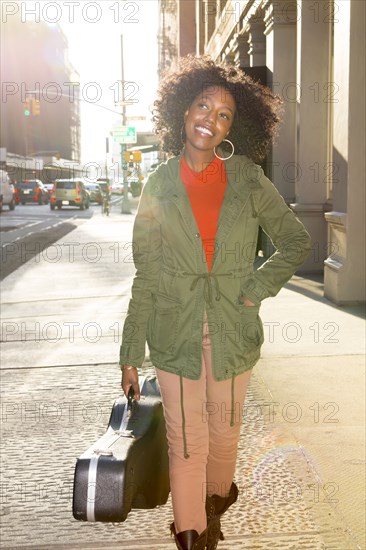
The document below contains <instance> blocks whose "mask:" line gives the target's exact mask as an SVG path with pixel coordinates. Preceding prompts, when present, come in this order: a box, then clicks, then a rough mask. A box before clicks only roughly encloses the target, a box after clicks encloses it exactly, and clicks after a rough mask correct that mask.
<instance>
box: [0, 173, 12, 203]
mask: <svg viewBox="0 0 366 550" xmlns="http://www.w3.org/2000/svg"><path fill="white" fill-rule="evenodd" d="M14 192H15V190H14V185H13V184H12V183H11V179H10V178H9V175H8V173H7V172H6V171H5V170H0V212H1V211H2V209H3V206H4V205H6V206H8V207H9V210H14V208H15V197H14Z"/></svg>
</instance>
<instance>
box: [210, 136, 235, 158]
mask: <svg viewBox="0 0 366 550" xmlns="http://www.w3.org/2000/svg"><path fill="white" fill-rule="evenodd" d="M224 141H227V142H228V143H230V145H231V147H232V148H233V150H232V151H231V153H230V155H229V156H228V157H220V156H219V155H218V154H217V153H216V147H214V150H213V152H214V155H215V157H217V158H218V159H220V160H229V159H231V157H232V156H233V154H234V152H235V147H234V145H233V144H232V143H231V141H230V140H229V139H224V140H223V141H222V143H224Z"/></svg>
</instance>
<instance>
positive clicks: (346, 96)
mask: <svg viewBox="0 0 366 550" xmlns="http://www.w3.org/2000/svg"><path fill="white" fill-rule="evenodd" d="M189 3H190V4H192V3H193V4H194V10H192V9H191V7H192V6H189V7H188V4H189ZM172 4H175V16H174V24H175V28H174V31H173V33H172V35H171V38H172V39H173V38H174V36H175V43H174V44H175V50H176V52H175V53H176V55H180V52H181V46H180V44H181V41H182V38H181V37H182V36H183V35H184V32H185V31H184V29H185V26H184V25H185V24H184V22H183V18H182V16H181V11H182V10H185V11H187V10H188V11H189V13H190V14H192V13H194V21H193V24H192V21H190V23H189V24H190V27H191V28H190V30H189V33H188V34H187V36H188V37H191V36H192V27H194V29H195V40H193V41H192V40H191V39H190V40H189V41H188V42H189V44H188V46H189V48H190V51H191V52H192V53H196V54H203V53H206V54H209V55H211V56H212V57H213V58H214V59H216V60H223V61H226V62H229V63H233V64H235V65H236V66H239V67H241V68H243V69H244V70H245V71H246V72H247V73H248V74H250V75H251V76H253V77H254V78H256V79H257V80H259V81H260V82H262V83H263V84H266V85H267V86H269V87H270V88H271V89H272V90H273V91H274V92H275V93H277V94H278V95H279V96H280V97H281V98H282V99H283V104H284V119H283V124H282V127H281V131H280V135H279V138H278V139H277V141H276V143H275V145H274V146H273V148H272V151H271V154H270V155H269V156H268V158H267V161H266V163H265V166H264V168H265V172H266V173H267V175H268V176H269V177H270V178H271V180H272V181H273V182H274V184H275V185H276V187H277V188H278V189H279V191H280V192H281V194H282V195H283V197H284V198H285V200H286V202H287V203H288V204H289V205H290V207H291V208H292V209H293V210H294V212H295V213H296V215H297V216H298V217H299V218H300V219H301V220H302V222H303V223H304V224H305V226H306V227H307V229H308V231H309V232H310V234H311V236H312V243H313V246H312V252H311V254H310V255H309V258H308V260H307V262H306V263H305V265H304V267H303V270H302V272H303V273H314V272H323V271H324V292H325V295H326V297H328V298H329V299H330V300H332V301H334V302H335V303H337V304H349V303H358V302H364V301H365V298H366V296H365V242H364V236H365V208H364V204H365V153H364V150H365V101H364V98H365V72H364V59H365V2H360V1H358V0H342V1H340V2H338V1H335V0H318V1H316V2H308V1H307V0H297V1H296V0H241V1H239V0H237V1H236V0H196V1H194V0H192V2H190V0H188V1H186V0H183V1H180V2H173V1H172ZM160 21H161V22H162V20H160ZM161 34H162V29H161V32H160V35H161ZM192 42H193V43H192ZM172 51H174V48H172ZM186 53H187V52H186ZM167 55H168V54H167V53H165V65H167V64H168V65H170V66H172V67H174V66H175V64H176V58H175V59H168V63H167Z"/></svg>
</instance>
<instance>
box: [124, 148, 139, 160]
mask: <svg viewBox="0 0 366 550" xmlns="http://www.w3.org/2000/svg"><path fill="white" fill-rule="evenodd" d="M125 161H126V162H141V161H142V153H141V151H126V152H125Z"/></svg>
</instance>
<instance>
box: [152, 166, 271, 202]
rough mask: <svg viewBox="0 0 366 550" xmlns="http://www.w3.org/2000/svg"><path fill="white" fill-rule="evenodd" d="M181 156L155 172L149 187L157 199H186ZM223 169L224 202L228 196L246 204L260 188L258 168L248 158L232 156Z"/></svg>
mask: <svg viewBox="0 0 366 550" xmlns="http://www.w3.org/2000/svg"><path fill="white" fill-rule="evenodd" d="M181 160H182V155H179V156H177V157H173V158H171V159H169V160H168V161H167V162H165V163H164V164H162V165H160V167H159V168H158V170H157V173H156V174H157V177H156V178H154V181H153V183H152V186H151V193H152V195H155V196H157V197H162V198H163V197H164V198H168V197H169V198H171V199H177V198H180V199H181V198H183V197H184V198H187V193H186V190H185V187H184V185H183V182H182V180H181V178H180V163H181ZM225 169H226V173H227V177H228V184H229V185H228V191H229V192H228V193H226V194H225V199H224V202H225V201H226V199H227V196H228V195H229V196H230V195H234V196H235V195H236V199H241V200H242V201H243V202H246V201H247V199H248V197H249V195H250V193H251V192H252V191H254V190H256V189H260V188H261V184H260V183H259V181H258V166H257V165H256V164H254V163H253V162H252V161H251V160H250V159H249V158H248V157H246V156H244V155H242V156H237V155H234V156H233V157H231V158H230V159H228V160H227V161H225Z"/></svg>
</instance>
